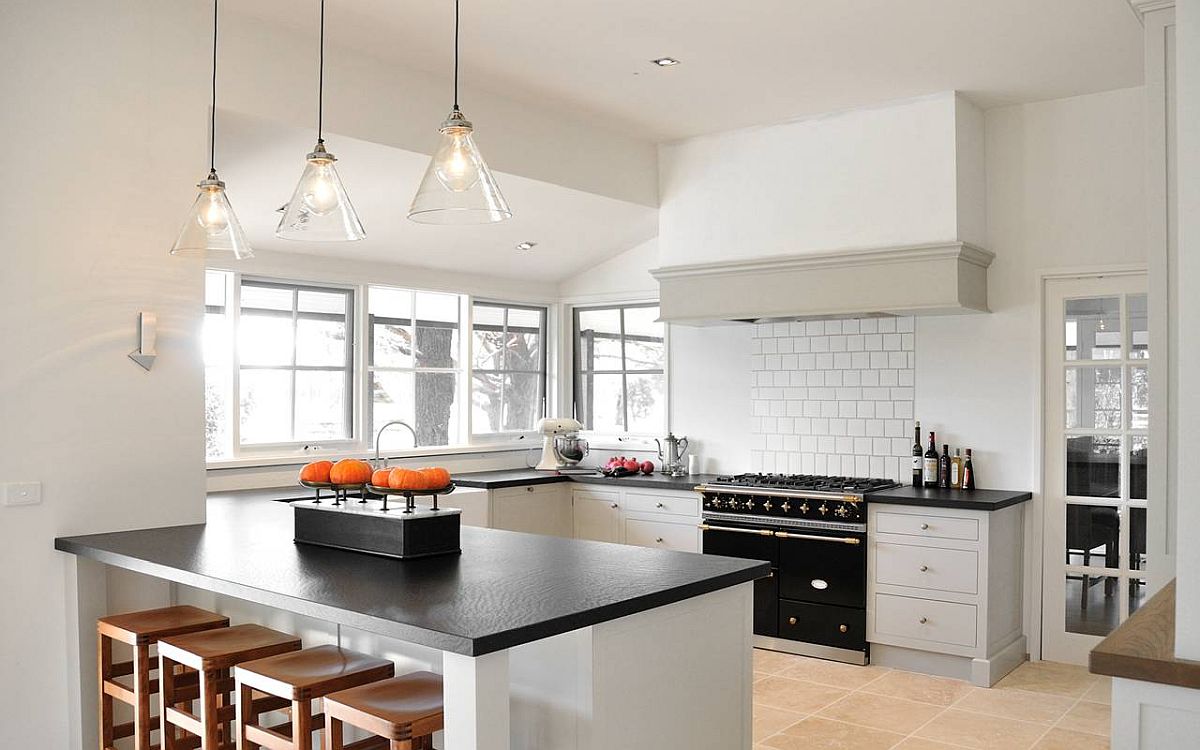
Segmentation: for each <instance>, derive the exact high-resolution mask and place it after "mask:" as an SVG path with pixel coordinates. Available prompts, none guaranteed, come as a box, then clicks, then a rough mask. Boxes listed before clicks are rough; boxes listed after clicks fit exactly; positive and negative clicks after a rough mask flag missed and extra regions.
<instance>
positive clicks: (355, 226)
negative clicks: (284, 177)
mask: <svg viewBox="0 0 1200 750" xmlns="http://www.w3.org/2000/svg"><path fill="white" fill-rule="evenodd" d="M335 161H337V159H335V158H334V157H333V154H331V153H329V152H328V151H326V150H325V145H324V144H323V143H321V142H319V141H318V142H317V146H316V148H314V149H313V151H312V153H310V154H309V155H308V163H307V164H305V165H304V174H302V175H300V182H299V183H298V184H297V185H296V190H295V192H293V193H292V199H291V200H290V201H288V204H287V208H286V210H285V211H284V213H283V218H282V219H280V220H279V226H278V227H276V229H275V236H276V237H280V238H283V239H285V240H311V241H325V242H341V241H347V240H361V239H363V238H365V237H366V236H367V233H366V232H365V231H363V226H362V222H361V221H359V219H358V214H357V213H355V211H354V206H353V205H351V204H350V196H349V195H348V194H347V193H346V188H345V186H343V185H342V180H341V178H340V177H338V173H337V168H336V167H334V165H333V163H334V162H335Z"/></svg>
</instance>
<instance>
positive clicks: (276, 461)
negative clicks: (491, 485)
mask: <svg viewBox="0 0 1200 750" xmlns="http://www.w3.org/2000/svg"><path fill="white" fill-rule="evenodd" d="M537 447H538V445H537V441H535V440H526V441H520V442H508V443H498V444H495V445H454V446H445V447H428V448H420V449H418V450H414V451H384V452H383V453H381V454H380V455H381V457H382V458H385V459H388V460H404V459H408V458H425V457H433V456H443V457H444V456H456V455H473V454H481V453H525V452H526V451H530V450H533V449H534V448H537ZM334 458H361V459H363V460H366V459H373V458H375V450H374V446H372V447H370V448H368V449H361V448H355V449H354V450H348V451H340V452H338V451H320V452H315V451H310V452H308V453H293V454H289V455H278V454H277V455H264V456H244V457H241V458H230V459H222V460H220V461H209V462H208V466H207V469H208V471H210V472H211V471H221V470H223V469H247V468H256V467H266V466H300V465H302V464H306V463H308V462H310V461H319V460H321V459H334Z"/></svg>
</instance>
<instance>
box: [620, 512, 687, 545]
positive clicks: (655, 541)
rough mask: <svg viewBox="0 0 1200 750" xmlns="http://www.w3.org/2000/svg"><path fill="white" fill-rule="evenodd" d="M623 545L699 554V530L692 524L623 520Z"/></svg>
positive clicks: (633, 519) (636, 519)
mask: <svg viewBox="0 0 1200 750" xmlns="http://www.w3.org/2000/svg"><path fill="white" fill-rule="evenodd" d="M625 543H626V544H636V545H637V546H639V547H657V548H659V549H673V550H678V551H680V552H699V551H700V543H699V529H697V528H696V524H694V523H669V522H666V521H645V520H642V519H639V518H626V519H625Z"/></svg>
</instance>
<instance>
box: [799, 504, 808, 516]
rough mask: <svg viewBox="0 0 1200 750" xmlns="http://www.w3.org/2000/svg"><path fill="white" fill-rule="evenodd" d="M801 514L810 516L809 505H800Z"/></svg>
mask: <svg viewBox="0 0 1200 750" xmlns="http://www.w3.org/2000/svg"><path fill="white" fill-rule="evenodd" d="M800 512H801V513H802V514H804V515H808V503H806V502H805V503H800Z"/></svg>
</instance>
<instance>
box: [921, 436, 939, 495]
mask: <svg viewBox="0 0 1200 750" xmlns="http://www.w3.org/2000/svg"><path fill="white" fill-rule="evenodd" d="M922 467H923V471H922V474H923V477H922V478H923V480H924V483H925V486H926V487H937V485H938V452H937V441H936V440H935V438H934V434H933V432H930V433H929V448H928V449H927V450H926V451H925V460H924V462H923V463H922Z"/></svg>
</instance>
